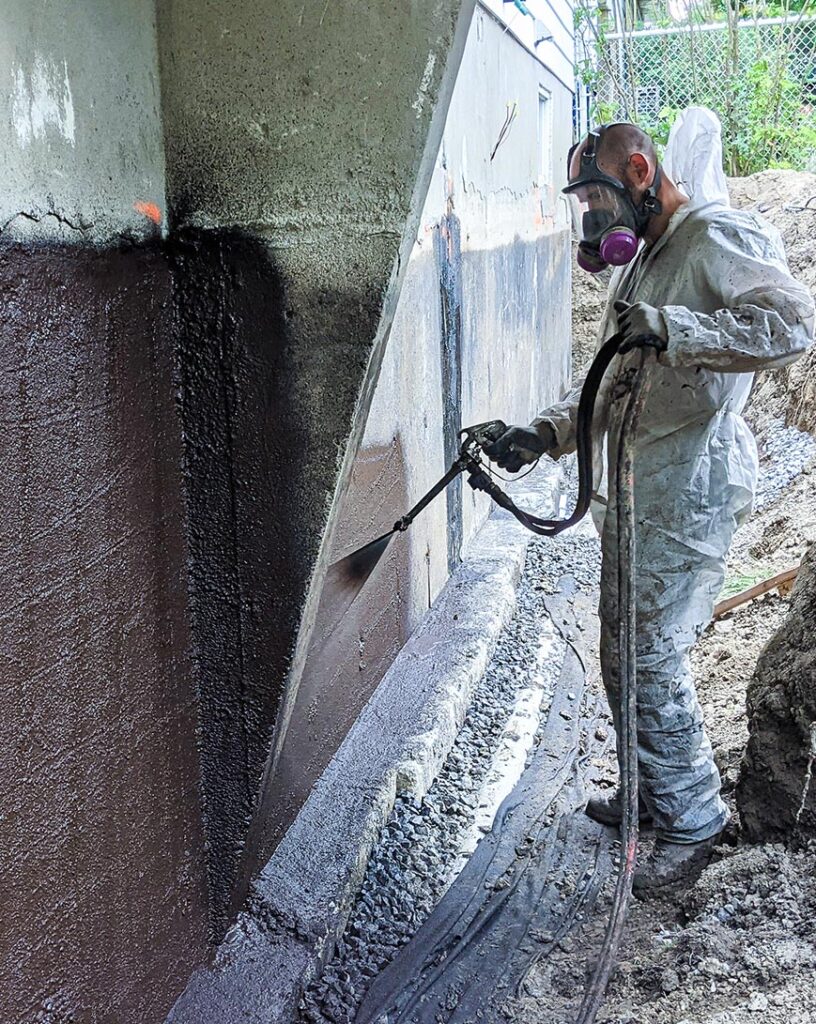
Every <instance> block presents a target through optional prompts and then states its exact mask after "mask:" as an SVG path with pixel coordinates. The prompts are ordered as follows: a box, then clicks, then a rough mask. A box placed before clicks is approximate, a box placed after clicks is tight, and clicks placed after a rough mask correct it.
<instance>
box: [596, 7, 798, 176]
mask: <svg viewBox="0 0 816 1024" xmlns="http://www.w3.org/2000/svg"><path fill="white" fill-rule="evenodd" d="M593 33H594V39H593V41H592V42H593V44H594V45H593V46H592V52H591V54H590V51H589V48H587V54H588V55H589V59H588V61H587V65H586V66H588V67H589V66H591V68H592V72H591V74H590V75H587V74H585V76H584V78H585V82H586V83H587V84H588V85H589V91H590V93H591V94H592V96H593V108H594V109H593V111H592V113H593V115H594V117H595V119H596V120H600V121H608V120H618V119H620V120H627V121H635V122H637V123H638V124H640V125H642V126H643V127H644V128H645V129H646V130H647V131H650V132H651V133H652V134H653V135H654V136H655V137H656V139H657V140H658V141H665V136H666V135H667V133H668V129H669V127H670V126H671V122H672V121H673V119H674V115H675V113H676V112H677V111H678V110H682V109H683V108H684V107H687V106H690V105H692V104H700V105H703V106H707V107H710V108H711V109H712V110H715V111H716V112H717V113H718V114H719V116H720V119H721V120H722V123H723V140H724V145H725V150H726V152H725V160H726V170H727V171H728V172H730V173H731V174H745V173H752V172H753V171H755V170H761V169H764V168H765V167H772V166H781V167H786V166H787V167H795V168H797V169H801V170H816V16H812V15H811V16H805V15H795V16H789V17H787V18H763V19H757V20H752V21H739V22H734V23H732V24H731V25H729V24H728V23H719V22H717V23H713V24H688V25H684V26H677V27H671V28H648V29H642V30H639V31H628V32H621V33H611V34H605V33H603V32H602V31H599V30H597V29H595V28H593Z"/></svg>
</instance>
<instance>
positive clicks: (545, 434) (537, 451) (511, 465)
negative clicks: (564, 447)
mask: <svg viewBox="0 0 816 1024" xmlns="http://www.w3.org/2000/svg"><path fill="white" fill-rule="evenodd" d="M539 431H541V432H540V433H539ZM554 447H555V431H554V430H553V429H552V427H550V426H548V425H547V424H542V425H541V426H540V427H539V429H538V430H536V429H535V428H534V427H508V428H507V430H506V431H505V432H504V433H503V434H502V436H501V437H500V438H499V439H498V441H494V442H493V444H487V445H485V446H484V448H483V449H482V451H483V452H484V453H485V455H486V456H487V457H488V458H489V459H491V460H492V461H493V462H495V463H496V464H497V465H499V466H501V468H502V469H506V470H507V471H508V473H518V471H519V470H520V469H521V467H522V466H525V465H528V464H529V463H531V462H535V460H536V459H538V458H540V457H541V456H542V455H543V454H544V453H545V452H548V451H550V449H552V448H554Z"/></svg>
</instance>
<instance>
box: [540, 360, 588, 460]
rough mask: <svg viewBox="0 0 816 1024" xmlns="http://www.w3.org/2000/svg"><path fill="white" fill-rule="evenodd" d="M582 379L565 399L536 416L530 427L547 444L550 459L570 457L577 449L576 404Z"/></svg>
mask: <svg viewBox="0 0 816 1024" xmlns="http://www.w3.org/2000/svg"><path fill="white" fill-rule="evenodd" d="M583 383H584V381H583V378H581V379H580V380H578V381H577V382H574V383H573V386H572V389H571V390H570V392H569V394H568V395H567V396H566V398H563V399H562V400H561V401H560V402H557V403H556V404H555V405H551V406H550V407H549V409H547V410H545V411H544V412H542V413H541V415H540V416H537V417H536V418H535V419H534V420H533V422H532V423H531V424H530V426H531V427H532V428H533V429H534V430H535V431H536V433H537V434H538V435H539V436H540V437H541V438H542V440H543V441H544V442H545V443H547V445H548V447H547V449H546V451H547V454H548V455H549V456H550V458H551V459H560V458H561V456H562V455H571V454H572V453H573V452H574V451H575V449H576V447H577V436H578V435H577V424H578V402H579V400H580V398H581V388H582V387H583Z"/></svg>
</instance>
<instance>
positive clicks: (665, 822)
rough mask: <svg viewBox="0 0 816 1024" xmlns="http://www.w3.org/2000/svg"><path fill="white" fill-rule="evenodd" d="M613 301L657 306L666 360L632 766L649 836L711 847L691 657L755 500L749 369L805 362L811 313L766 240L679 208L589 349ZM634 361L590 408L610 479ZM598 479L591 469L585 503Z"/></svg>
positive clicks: (648, 517)
mask: <svg viewBox="0 0 816 1024" xmlns="http://www.w3.org/2000/svg"><path fill="white" fill-rule="evenodd" d="M617 299H622V300H624V301H626V302H628V303H633V302H646V303H649V304H650V305H652V306H656V307H657V308H658V309H659V310H660V311H661V313H662V316H663V319H664V321H665V324H666V328H667V332H668V348H667V350H666V352H665V353H663V354H662V355H661V356H660V358H659V361H658V362H657V363H656V364H653V365H652V366H651V367H650V368H649V370H648V372H649V373H650V374H651V385H650V390H649V393H648V396H647V399H646V405H645V407H644V409H643V412H642V414H641V417H640V424H639V428H638V436H637V443H636V448H635V460H634V472H635V517H636V533H635V540H636V545H637V548H636V550H637V554H636V561H637V565H636V588H637V589H636V593H637V629H638V638H637V647H636V650H637V680H638V705H637V711H638V759H639V766H640V788H641V794H642V796H643V798H644V800H645V802H646V806H647V807H648V809H649V811H650V812H651V814H652V815H653V818H654V823H655V829H656V832H657V835H658V836H659V837H660V838H663V839H667V840H670V841H672V842H683V843H691V842H698V841H701V840H703V839H706V838H708V837H710V836H712V835H715V834H716V833H717V832H719V831H720V830H721V829H722V827H723V825H724V824H725V822H726V820H727V817H728V812H727V810H726V807H725V804H724V803H723V801H722V799H721V797H720V776H719V772H718V770H717V767H716V765H715V764H714V757H713V752H712V749H711V743H710V742H709V739H708V736H707V735H706V731H705V727H704V725H703V716H702V711H701V709H700V705H699V702H698V700H697V694H696V691H695V687H694V682H693V680H692V677H691V672H690V669H689V651H690V649H691V647H692V645H693V644H694V642H695V641H696V640H697V638H698V637H699V636H700V634H701V632H702V631H703V629H704V628H705V626H706V625H707V624H708V622H709V621H710V619H711V615H712V612H713V606H714V601H715V599H716V597H717V595H718V594H719V592H720V589H721V586H722V583H723V578H724V570H725V560H726V555H727V553H728V549H729V546H730V544H731V540H732V538H733V536H734V531H735V530H736V528H737V526H739V525H740V523H742V522H743V521H744V519H745V518H746V516H747V515H748V513H749V512H750V509H751V503H752V500H753V495H754V488H755V485H756V477H757V465H758V461H757V451H756V445H755V443H754V439H753V437H752V435H751V432H750V431H749V429H748V427H747V425H746V424H745V421H744V420H743V419H742V416H741V415H740V413H741V412H742V410H743V408H744V406H745V403H746V400H747V398H748V393H749V390H750V387H751V383H752V380H753V371H755V370H758V369H765V368H768V367H778V366H783V365H785V364H786V363H789V362H792V361H793V360H794V359H796V358H797V357H798V356H799V355H800V354H801V353H802V352H804V350H805V349H806V348H807V346H808V344H809V342H810V340H811V337H812V332H813V302H812V299H811V296H810V293H809V292H808V291H807V289H806V288H805V287H803V286H802V285H800V284H799V283H797V282H796V281H794V280H793V279H792V277H791V276H790V273H789V271H788V267H787V263H786V260H785V254H784V250H783V247H782V241H781V239H780V237H779V235H778V233H777V232H776V231H775V230H774V229H773V228H771V227H770V226H768V225H767V224H764V223H763V222H761V221H760V220H759V219H758V218H757V217H755V216H753V215H752V214H750V213H746V212H742V211H736V210H731V209H729V208H728V207H727V206H724V205H722V204H720V203H716V202H715V203H708V204H700V205H696V206H695V205H694V204H693V203H691V202H690V203H687V204H686V205H684V206H682V207H681V208H680V209H679V210H678V211H677V213H675V214H674V216H673V217H672V219H671V220H670V222H669V224H668V227H667V230H666V232H665V233H664V234H663V235H662V236H661V237H660V238H659V239H658V241H657V242H656V243H655V244H654V245H653V246H652V247H651V248H645V247H643V248H641V251H640V253H639V255H638V256H637V257H636V259H635V260H634V261H633V262H632V263H630V264H629V265H628V266H626V267H622V268H620V270H618V271H616V273H615V276H614V277H613V279H612V283H611V285H610V292H609V303H608V305H607V310H606V313H605V316H604V321H603V324H602V328H601V331H600V335H599V345H600V344H601V343H602V342H603V341H605V340H606V339H607V338H609V337H610V336H611V335H612V334H614V333H615V331H616V329H617V324H616V320H615V313H614V311H613V309H612V303H613V302H614V301H615V300H617ZM639 358H640V357H639V356H638V355H637V354H636V353H630V354H628V355H626V356H618V357H617V358H616V359H615V361H614V362H613V364H612V367H611V368H610V370H609V372H608V373H607V375H606V378H605V380H604V384H603V385H602V389H601V393H600V394H599V396H598V402H597V405H596V410H597V412H596V420H595V424H594V431H595V437H596V438H600V437H601V435H602V434H604V433H606V435H607V458H606V463H607V465H608V466H610V467H614V466H615V464H616V440H617V437H618V434H619V429H620V417H621V415H622V406H623V402H622V401H618V400H616V399H615V397H614V395H615V380H616V378H618V377H619V375H620V374H622V373H623V372H625V370H626V369H627V368H629V367H633V366H635V365H637V364H638V362H639ZM579 394H580V389H577V390H575V391H573V393H571V394H570V395H569V397H568V398H567V399H566V400H565V401H563V402H561V403H560V404H558V405H556V406H554V407H552V408H550V409H548V410H547V411H546V412H544V413H542V414H541V416H540V417H539V418H538V419H537V420H536V424H539V423H547V424H549V425H550V426H551V427H552V428H553V430H554V431H555V436H556V439H557V448H556V449H554V450H552V451H551V452H550V454H551V455H552V457H553V458H558V457H560V455H562V454H567V453H570V452H573V451H574V450H575V427H576V413H577V408H578V397H579ZM597 447H600V446H599V445H597V444H596V448H597ZM612 472H614V469H613V470H612ZM601 476H602V471H601V466H600V465H596V467H595V487H596V493H597V491H598V488H599V487H600V486H601ZM608 491H609V499H608V504H607V506H606V509H605V511H603V509H602V508H600V509H599V507H598V506H596V508H595V509H594V511H595V512H596V513H597V512H598V511H600V512H601V514H602V516H603V526H602V531H601V532H602V542H601V543H602V552H603V559H602V569H601V600H600V617H601V667H602V673H603V679H604V684H605V687H606V691H607V696H608V698H609V703H610V707H611V709H612V712H613V717H614V720H615V725H616V728H617V726H618V709H619V674H618V654H617V621H618V609H617V579H616V568H615V567H616V537H617V532H616V523H615V516H616V508H615V498H614V494H615V488H614V486H610V487H609V488H608ZM597 521H598V517H596V522H597Z"/></svg>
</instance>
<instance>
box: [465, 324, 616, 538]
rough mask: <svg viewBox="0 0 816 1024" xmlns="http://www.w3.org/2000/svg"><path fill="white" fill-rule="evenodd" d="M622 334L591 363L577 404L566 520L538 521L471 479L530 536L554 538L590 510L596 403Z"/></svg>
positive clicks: (483, 478)
mask: <svg viewBox="0 0 816 1024" xmlns="http://www.w3.org/2000/svg"><path fill="white" fill-rule="evenodd" d="M623 340H624V338H623V335H622V334H614V335H613V336H612V337H611V338H610V339H609V340H608V341H606V342H604V344H603V345H602V346H601V348H600V349H599V350H598V353H597V355H596V356H595V358H594V359H593V360H592V365H591V366H590V368H589V372H588V373H587V375H586V379H585V380H584V385H583V387H582V388H581V397H580V399H579V401H578V414H577V419H576V442H577V456H578V499H577V501H576V503H575V508H574V510H573V512H572V514H571V515H570V516H568V517H567V518H566V519H541V518H540V517H539V516H534V515H531V514H530V513H529V512H524V511H523V510H522V509H520V508H517V507H516V505H515V504H514V503H513V500H512V499H511V498H510V497H509V496H507V495H506V494H505V493H504V492H503V491H502V490H501V488H499V486H498V485H497V484H494V483H493V482H492V481H490V482H487V481H488V480H489V478H488V477H487V474H483V475H477V476H476V478H475V479H474V477H473V476H472V477H471V480H470V484H471V486H472V487H474V488H476V489H477V490H482V491H486V492H487V493H488V494H489V495H490V497H491V498H492V499H493V500H494V501H495V502H496V503H497V504H498V505H501V507H502V508H505V509H507V511H508V512H512V513H513V515H514V516H515V517H516V519H518V521H519V522H520V523H522V524H523V525H524V526H526V527H527V529H528V530H532V531H533V533H538V534H541V535H542V536H544V537H555V536H556V535H557V534H559V533H561V532H562V531H563V530H568V529H569V528H570V527H571V526H575V524H576V523H579V522H580V521H581V520H582V519H583V518H584V516H585V515H586V514H587V512H588V511H589V505H590V502H591V501H592V468H593V457H592V446H593V438H592V421H593V419H594V416H595V402H596V399H597V397H598V392H599V390H600V387H601V382H602V381H603V378H604V375H605V374H606V371H607V370H608V369H609V364H610V363H611V362H612V360H613V359H614V358H615V356H616V355H617V354H618V349H619V348H620V346H621V345H622V344H623Z"/></svg>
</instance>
